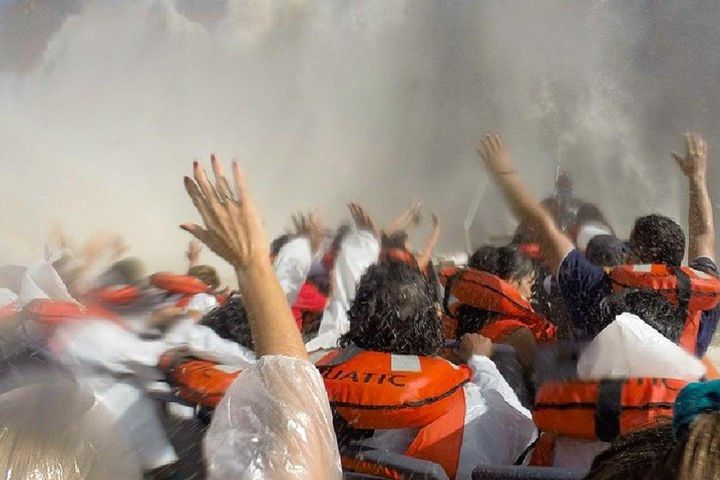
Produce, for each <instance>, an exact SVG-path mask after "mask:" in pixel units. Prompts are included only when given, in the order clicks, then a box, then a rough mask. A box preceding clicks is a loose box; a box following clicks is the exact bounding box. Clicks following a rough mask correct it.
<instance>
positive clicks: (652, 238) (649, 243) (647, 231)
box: [629, 215, 685, 267]
mask: <svg viewBox="0 0 720 480" xmlns="http://www.w3.org/2000/svg"><path fill="white" fill-rule="evenodd" d="M629 246H630V259H631V260H632V262H633V263H642V264H645V263H648V264H650V263H653V264H663V265H670V266H674V267H679V266H680V264H682V261H683V258H684V257H685V234H684V233H683V230H682V227H680V225H678V224H677V222H675V221H674V220H673V219H671V218H668V217H665V216H662V215H647V216H645V217H640V218H638V219H637V220H636V221H635V226H634V227H633V229H632V233H631V234H630V241H629Z"/></svg>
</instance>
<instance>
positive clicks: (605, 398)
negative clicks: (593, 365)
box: [595, 380, 625, 442]
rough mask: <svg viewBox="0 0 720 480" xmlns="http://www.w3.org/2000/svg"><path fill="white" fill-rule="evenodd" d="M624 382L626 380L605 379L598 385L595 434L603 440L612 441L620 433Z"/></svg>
mask: <svg viewBox="0 0 720 480" xmlns="http://www.w3.org/2000/svg"><path fill="white" fill-rule="evenodd" d="M624 383H625V380H603V381H601V382H600V385H599V386H598V398H597V407H596V409H595V435H597V437H598V438H599V439H600V440H602V441H603V442H610V441H612V440H613V439H614V438H615V437H617V436H618V435H620V416H621V415H622V404H621V396H622V388H623V384H624Z"/></svg>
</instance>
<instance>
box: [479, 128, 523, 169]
mask: <svg viewBox="0 0 720 480" xmlns="http://www.w3.org/2000/svg"><path fill="white" fill-rule="evenodd" d="M477 152H478V154H479V155H480V156H481V157H482V159H483V161H484V162H485V167H486V168H487V169H488V171H489V172H490V173H492V174H494V175H509V174H513V173H517V171H516V170H515V166H514V165H513V163H512V158H511V157H510V152H508V150H507V148H505V144H504V143H503V141H502V138H500V135H492V134H489V133H488V134H487V135H485V137H484V138H483V139H482V140H481V141H480V145H478V147H477Z"/></svg>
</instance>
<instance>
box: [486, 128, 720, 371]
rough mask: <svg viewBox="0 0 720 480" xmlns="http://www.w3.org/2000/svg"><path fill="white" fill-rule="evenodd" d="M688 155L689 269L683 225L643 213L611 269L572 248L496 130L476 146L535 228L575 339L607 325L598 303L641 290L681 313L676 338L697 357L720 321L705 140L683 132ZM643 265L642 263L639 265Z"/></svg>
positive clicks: (522, 215) (719, 286)
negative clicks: (623, 255)
mask: <svg viewBox="0 0 720 480" xmlns="http://www.w3.org/2000/svg"><path fill="white" fill-rule="evenodd" d="M686 144H687V145H686V148H687V153H686V155H685V157H684V158H683V157H680V156H679V155H677V154H674V157H675V160H676V161H677V163H678V164H679V165H680V168H681V169H682V171H683V173H684V174H685V175H686V176H687V178H688V181H689V187H690V202H689V203H690V211H689V224H690V234H689V249H688V250H689V251H688V256H689V258H690V259H691V263H690V266H691V267H692V268H688V267H681V264H682V261H683V257H684V256H685V237H684V234H683V231H682V228H681V227H680V225H678V224H677V223H675V222H674V221H673V220H671V219H670V218H667V217H664V216H661V215H648V216H644V217H640V218H638V219H637V221H636V222H635V225H634V227H633V230H632V233H631V235H630V241H629V249H630V252H629V254H628V258H627V261H628V262H630V263H631V264H633V265H626V266H620V267H617V268H615V269H613V270H612V271H611V272H610V273H606V271H605V270H604V269H603V268H602V267H600V266H597V265H593V264H592V263H590V262H589V261H588V260H587V259H586V258H585V256H583V254H582V253H580V251H578V250H577V249H575V247H574V246H573V244H572V242H571V241H570V239H569V238H568V237H567V236H566V235H565V234H564V233H563V232H562V231H561V230H560V228H558V226H557V225H556V224H555V222H554V221H553V219H552V217H551V215H550V214H549V213H548V212H547V211H546V210H545V209H544V208H543V207H542V206H541V205H540V203H539V202H538V201H537V200H536V199H535V198H534V197H533V196H532V194H531V193H530V191H529V190H528V189H527V187H526V186H525V185H524V184H523V182H522V181H521V180H520V178H519V176H518V172H517V170H515V167H514V165H513V162H512V160H511V158H510V154H509V152H508V151H507V149H506V148H505V146H504V145H503V143H502V141H501V139H500V137H499V136H497V135H487V136H486V137H485V138H484V140H483V141H482V144H481V146H480V147H479V149H478V151H479V152H480V154H481V155H482V157H483V159H484V162H485V164H486V167H487V169H488V171H489V172H490V173H491V174H492V175H493V177H494V178H495V181H496V183H497V184H498V186H499V187H500V188H501V189H502V191H503V193H504V194H505V196H506V198H507V200H508V202H509V203H510V205H511V206H512V208H513V210H514V211H515V214H516V215H517V216H518V217H519V218H520V219H521V220H523V221H526V222H530V223H531V224H532V225H534V226H535V227H536V229H537V232H538V235H539V238H540V242H541V247H542V251H543V256H544V259H545V261H546V262H547V264H548V267H549V268H550V269H551V271H553V272H557V279H558V282H559V285H560V290H561V291H562V294H563V297H564V299H565V304H566V306H567V308H568V310H569V312H570V314H571V317H572V320H573V322H574V326H575V327H576V331H577V332H578V333H579V334H580V335H581V338H580V340H590V339H592V338H593V337H594V336H595V335H597V333H598V332H600V331H601V330H602V329H603V328H605V327H606V326H607V324H606V323H603V319H602V315H601V309H600V305H601V303H602V301H603V299H604V298H605V297H606V296H608V295H609V294H610V293H612V292H613V291H619V290H622V289H623V288H628V287H634V288H645V289H654V290H657V291H661V292H663V294H665V295H666V296H667V298H668V299H669V300H671V301H672V302H673V303H675V304H676V305H679V306H680V307H681V308H682V309H683V310H684V311H685V312H686V321H685V327H684V329H683V332H682V334H681V339H680V342H681V344H682V345H683V347H684V348H685V349H687V351H689V352H692V353H694V354H696V355H697V356H698V357H702V356H703V355H704V354H705V351H706V350H707V347H708V345H709V344H710V340H711V339H712V336H713V334H714V333H715V330H716V328H717V324H718V319H719V318H720V308H719V307H718V304H719V303H720V280H718V279H717V278H716V277H717V275H718V268H717V265H716V264H715V230H714V224H713V217H712V204H711V202H710V196H709V193H708V188H707V181H706V176H707V145H706V144H705V141H704V140H703V139H702V137H700V136H699V135H697V134H687V135H686ZM644 264H646V265H644Z"/></svg>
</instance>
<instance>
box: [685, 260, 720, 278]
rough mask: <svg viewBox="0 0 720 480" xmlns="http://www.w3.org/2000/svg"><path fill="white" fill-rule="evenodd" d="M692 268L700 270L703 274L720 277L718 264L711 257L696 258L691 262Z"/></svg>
mask: <svg viewBox="0 0 720 480" xmlns="http://www.w3.org/2000/svg"><path fill="white" fill-rule="evenodd" d="M690 268H693V269H695V270H700V271H701V272H703V273H707V274H708V275H713V276H715V277H720V271H718V266H717V263H716V262H715V260H713V259H712V258H710V257H698V258H695V259H694V260H693V261H691V262H690Z"/></svg>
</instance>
